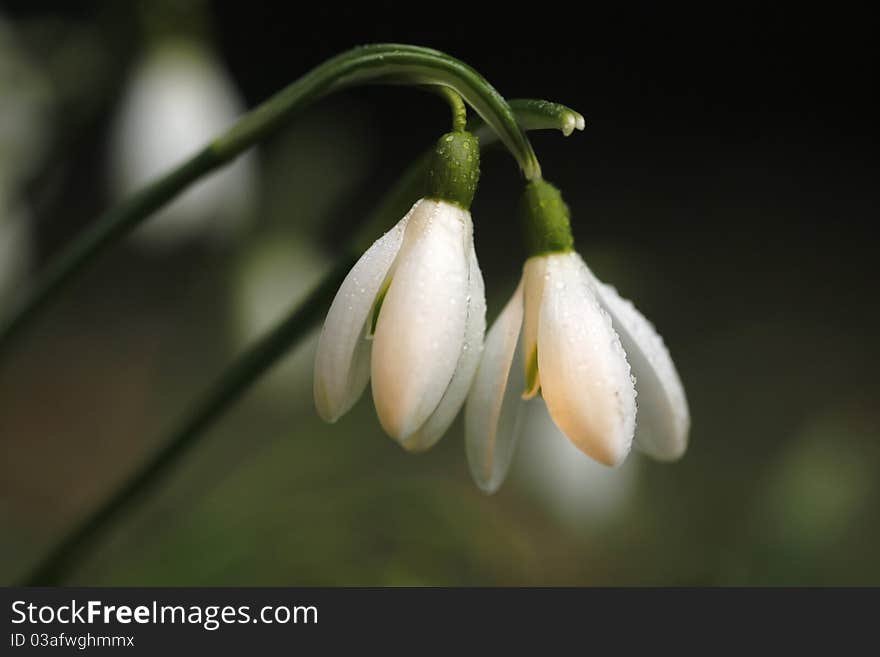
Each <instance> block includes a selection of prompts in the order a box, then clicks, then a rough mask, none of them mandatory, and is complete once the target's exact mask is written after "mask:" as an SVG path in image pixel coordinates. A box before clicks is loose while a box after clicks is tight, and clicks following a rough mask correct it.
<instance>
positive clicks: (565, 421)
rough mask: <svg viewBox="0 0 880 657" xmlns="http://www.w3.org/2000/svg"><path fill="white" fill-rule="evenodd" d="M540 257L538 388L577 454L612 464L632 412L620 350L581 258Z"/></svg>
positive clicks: (625, 444) (629, 429)
mask: <svg viewBox="0 0 880 657" xmlns="http://www.w3.org/2000/svg"><path fill="white" fill-rule="evenodd" d="M546 257H547V281H546V285H545V287H544V298H543V301H542V303H541V312H540V318H539V323H538V368H539V370H540V372H541V392H542V394H543V396H544V400H545V401H546V402H547V408H548V409H549V410H550V416H551V417H552V418H553V421H554V422H555V423H556V425H557V426H558V427H559V428H560V429H561V430H562V432H563V433H564V434H565V435H566V436H568V438H569V439H570V440H571V441H572V442H573V443H574V444H575V445H576V446H577V447H578V448H579V449H580V450H581V451H582V452H584V453H586V454H588V455H589V456H591V457H592V458H594V459H596V460H597V461H599V462H600V463H604V464H605V465H618V464H620V463H621V462H622V461H623V460H624V459H625V458H626V455H627V454H628V453H629V450H630V447H631V445H632V439H633V432H634V430H635V417H636V393H635V388H634V387H633V382H632V378H631V377H630V371H629V364H628V363H627V361H626V355H625V353H624V351H623V347H622V346H621V344H620V338H619V337H618V336H617V333H616V332H615V331H614V328H613V327H612V325H611V318H610V317H609V316H608V313H607V312H605V310H604V309H603V308H602V307H601V306H600V305H599V301H598V299H597V297H596V292H595V289H594V286H593V282H592V277H591V274H590V273H589V270H588V269H587V266H586V265H585V264H584V261H583V260H582V259H581V257H580V256H579V255H577V254H576V253H566V254H556V255H550V256H546Z"/></svg>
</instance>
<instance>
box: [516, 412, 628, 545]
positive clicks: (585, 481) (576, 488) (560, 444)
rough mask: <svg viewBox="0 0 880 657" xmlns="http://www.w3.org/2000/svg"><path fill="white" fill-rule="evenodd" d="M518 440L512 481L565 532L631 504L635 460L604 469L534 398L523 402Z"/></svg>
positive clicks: (613, 514)
mask: <svg viewBox="0 0 880 657" xmlns="http://www.w3.org/2000/svg"><path fill="white" fill-rule="evenodd" d="M526 404H527V405H528V406H529V409H528V411H527V412H526V413H525V414H524V418H523V421H524V422H525V425H526V426H525V427H524V430H523V440H522V441H521V442H520V444H519V447H518V448H517V453H516V457H515V460H514V464H513V468H512V476H513V478H514V479H515V480H518V481H521V482H522V483H523V485H524V486H526V487H527V488H528V489H529V491H530V493H531V494H533V495H534V496H535V497H536V498H538V499H539V500H540V501H541V502H543V504H544V505H545V506H546V507H547V509H548V510H549V511H550V513H551V514H552V515H553V516H554V517H555V518H556V519H557V520H559V521H560V522H562V523H563V524H565V525H567V526H568V527H569V528H571V529H575V530H578V529H582V528H584V527H592V526H594V525H595V524H596V523H597V522H603V521H605V520H608V519H611V518H614V517H618V515H619V514H620V513H621V512H622V511H623V509H624V508H625V506H626V504H627V503H628V502H629V501H630V500H631V499H632V496H633V493H634V492H635V484H636V479H637V475H638V468H639V463H638V460H637V459H627V460H626V461H625V462H624V463H623V464H622V465H621V466H620V467H618V468H608V467H606V466H604V465H602V464H600V463H598V462H596V461H594V460H593V459H588V458H584V455H583V453H582V452H581V451H580V450H579V449H578V448H577V447H576V446H575V445H574V443H572V442H571V441H570V440H569V439H568V438H567V437H566V436H565V434H563V433H562V432H561V431H560V430H559V429H558V428H557V426H556V424H555V423H554V422H553V419H552V418H551V417H550V413H549V411H548V410H547V405H546V404H544V403H542V401H541V400H540V399H532V400H529V401H528V402H526Z"/></svg>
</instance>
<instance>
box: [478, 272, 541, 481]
mask: <svg viewBox="0 0 880 657" xmlns="http://www.w3.org/2000/svg"><path fill="white" fill-rule="evenodd" d="M522 321H523V284H522V283H520V285H519V287H518V288H517V290H516V292H514V294H513V297H512V298H511V299H510V301H509V302H508V303H507V306H505V308H504V310H503V311H501V314H500V315H499V316H498V319H497V320H495V323H494V324H493V325H492V328H491V329H489V334H488V335H487V336H486V345H485V347H484V348H483V357H482V359H481V360H480V366H479V368H478V369H477V374H476V376H475V377H474V382H473V386H472V387H471V391H470V394H469V395H468V400H467V406H465V414H464V429H465V449H466V451H467V459H468V465H469V466H470V470H471V475H472V476H473V478H474V481H475V482H476V484H477V486H479V487H480V488H481V489H482V490H483V491H484V492H486V493H494V492H495V491H496V490H498V487H499V486H501V483H502V482H503V481H504V478H505V476H506V475H507V470H508V469H509V467H510V462H511V460H512V459H513V453H514V449H515V447H516V443H517V439H518V438H519V433H520V430H521V428H522V426H523V424H524V423H523V421H522V415H523V413H524V410H525V406H526V402H524V401H523V399H522V397H521V393H522V379H521V378H520V376H521V374H520V373H521V372H522V367H523V365H522V345H521V342H522V340H521V339H520V334H521V329H522Z"/></svg>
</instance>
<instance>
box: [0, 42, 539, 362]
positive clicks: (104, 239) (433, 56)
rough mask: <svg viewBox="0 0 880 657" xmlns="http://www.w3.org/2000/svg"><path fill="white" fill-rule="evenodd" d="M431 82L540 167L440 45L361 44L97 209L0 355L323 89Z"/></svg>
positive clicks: (532, 173)
mask: <svg viewBox="0 0 880 657" xmlns="http://www.w3.org/2000/svg"><path fill="white" fill-rule="evenodd" d="M382 82H387V83H394V84H408V85H434V86H437V85H439V86H444V87H448V88H450V89H452V90H453V91H454V92H455V93H457V94H458V95H459V96H460V97H461V98H463V99H464V100H465V101H466V102H467V103H468V104H470V105H471V107H473V108H474V110H475V111H476V112H477V114H478V115H479V116H480V117H481V118H482V119H483V120H484V121H485V122H486V124H487V125H489V126H490V127H491V128H492V130H494V131H495V132H496V133H497V134H498V137H499V139H500V140H501V141H502V142H503V143H504V144H505V146H507V148H508V150H509V151H510V152H511V154H512V155H513V156H514V158H516V161H517V162H518V163H519V166H520V168H521V169H522V171H523V174H524V175H525V177H526V178H527V179H528V180H533V179H536V178H540V177H541V167H540V165H539V164H538V159H537V157H536V156H535V152H534V150H533V149H532V146H531V144H529V140H528V138H527V137H526V136H525V134H524V132H523V131H522V130H521V129H520V127H519V125H518V124H517V122H516V117H515V116H514V114H513V111H512V110H511V109H510V107H509V106H508V105H507V103H506V102H505V100H504V98H503V97H502V96H501V94H499V93H498V92H497V91H496V90H495V89H494V87H492V85H491V84H489V82H488V81H487V80H486V79H485V78H484V77H483V76H481V75H480V74H479V73H477V72H476V71H475V70H474V69H472V68H471V67H470V66H468V65H467V64H465V63H464V62H461V61H459V60H457V59H455V58H454V57H450V56H449V55H446V54H444V53H442V52H440V51H437V50H431V49H430V48H421V47H418V46H408V45H402V44H377V45H370V46H361V47H358V48H354V49H352V50H349V51H347V52H344V53H342V54H340V55H337V56H336V57H333V58H331V59H329V60H327V61H326V62H324V63H323V64H320V65H319V66H317V67H316V68H314V69H312V70H311V71H310V72H309V73H306V74H305V75H304V76H303V77H301V78H299V79H298V80H297V81H296V82H293V83H292V84H290V85H289V86H287V87H286V88H284V89H282V90H281V91H280V92H278V93H277V94H276V95H275V96H273V97H272V98H270V99H269V100H267V101H266V102H264V103H263V104H262V105H260V106H258V107H257V108H255V109H254V110H252V111H250V112H248V113H247V114H245V115H244V116H242V117H241V118H240V119H239V120H238V121H237V122H236V123H235V125H233V126H232V127H231V128H230V129H229V130H228V131H227V132H225V133H224V134H222V135H221V136H219V137H218V138H217V139H215V140H214V141H212V142H211V143H209V144H208V145H207V146H205V148H203V149H202V150H201V151H199V152H198V153H196V154H195V155H194V156H193V157H191V158H190V159H189V160H187V161H186V162H184V163H183V164H181V165H179V166H178V167H176V168H175V169H172V170H171V171H169V172H168V173H166V174H165V175H163V176H162V177H160V178H159V179H157V180H156V181H154V182H153V183H151V184H149V185H147V186H146V187H145V188H143V189H142V190H140V191H139V192H137V193H135V194H134V195H132V196H130V197H129V198H128V199H127V200H125V201H124V202H123V203H122V204H121V205H119V206H117V207H115V208H113V209H111V210H109V211H108V212H107V213H105V214H104V215H102V216H101V217H100V218H99V219H98V220H97V221H96V222H95V223H94V224H93V225H92V226H91V227H90V228H89V229H88V230H86V231H85V232H84V233H83V234H82V235H81V236H80V237H78V238H77V239H76V240H75V241H74V242H73V244H72V245H71V246H70V247H69V248H68V249H67V250H66V251H64V252H63V253H62V254H61V256H60V257H59V258H58V259H57V260H56V261H54V262H53V263H52V264H51V265H50V266H49V267H48V268H47V270H46V272H45V274H44V275H43V276H42V277H41V279H40V280H39V281H38V283H37V285H36V287H35V288H34V290H33V292H32V293H31V294H30V296H29V297H28V298H27V299H25V301H24V303H23V304H22V305H21V306H19V308H18V309H17V310H16V311H15V312H14V313H13V314H12V315H11V316H10V317H9V319H7V320H6V321H5V322H4V323H3V324H2V325H0V355H2V352H3V350H4V348H6V347H7V346H8V345H9V343H10V341H11V340H12V339H13V337H14V336H15V335H16V334H17V333H18V332H19V331H20V330H21V329H22V328H23V327H24V326H25V325H26V324H27V323H28V322H29V321H30V320H31V319H32V318H33V317H34V316H35V315H36V314H37V313H38V311H39V310H40V309H41V308H42V307H43V306H44V305H45V304H46V303H47V302H48V301H50V300H51V299H52V298H53V297H54V296H55V294H56V293H57V292H58V291H59V290H60V289H61V288H62V287H63V286H64V285H65V284H66V283H67V282H68V281H70V280H71V279H72V278H73V277H74V276H75V275H76V274H77V273H78V272H79V271H80V270H82V269H83V268H84V267H85V266H86V265H88V264H89V263H90V262H92V261H93V260H94V259H95V257H97V256H98V255H99V254H101V253H102V252H103V251H104V250H106V249H107V248H109V247H110V246H112V245H113V244H115V243H116V242H117V241H119V240H120V239H121V238H122V237H123V236H125V235H126V234H127V233H129V232H130V231H131V230H132V229H134V228H135V227H136V226H138V225H139V224H140V223H141V222H142V221H143V220H144V219H146V218H147V217H148V216H149V215H150V214H152V213H153V212H155V211H156V210H158V209H159V208H161V207H162V206H163V205H165V204H166V203H168V202H169V201H170V200H171V199H173V198H174V197H175V196H176V195H177V194H179V193H180V192H181V191H183V190H184V189H186V187H188V186H189V185H190V184H192V183H193V182H195V181H196V180H198V179H199V178H201V177H202V176H204V175H206V174H207V173H209V172H211V171H213V170H215V169H217V168H219V167H221V166H223V165H224V164H227V163H228V162H230V161H232V160H233V159H235V158H236V157H237V156H238V155H240V154H241V153H242V152H244V151H245V150H247V149H248V148H250V147H251V146H253V145H254V144H256V143H258V142H260V141H262V140H263V139H265V138H266V137H267V136H268V135H270V134H271V133H273V132H274V131H275V130H277V129H278V128H279V127H280V126H281V125H283V124H284V123H285V122H286V121H287V120H289V119H290V117H291V116H293V115H294V114H295V113H296V112H298V111H302V110H303V109H305V108H306V107H308V106H309V105H310V104H311V103H313V102H315V101H317V100H319V99H321V98H323V97H324V96H326V95H327V94H329V93H332V92H334V91H338V90H341V89H345V88H348V87H351V86H354V85H359V84H368V83H382Z"/></svg>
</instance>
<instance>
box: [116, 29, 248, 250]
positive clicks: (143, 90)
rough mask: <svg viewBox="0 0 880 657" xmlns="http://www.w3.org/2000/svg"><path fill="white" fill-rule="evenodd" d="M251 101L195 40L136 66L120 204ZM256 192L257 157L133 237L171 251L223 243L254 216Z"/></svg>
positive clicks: (126, 115)
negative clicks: (194, 243) (185, 244)
mask: <svg viewBox="0 0 880 657" xmlns="http://www.w3.org/2000/svg"><path fill="white" fill-rule="evenodd" d="M244 109H245V108H244V102H243V100H242V98H241V96H240V95H239V93H238V90H237V89H236V87H235V85H234V83H233V81H232V80H231V79H230V77H229V76H228V74H227V73H226V71H225V69H224V68H223V66H222V64H221V63H220V62H219V61H218V60H217V57H216V56H215V55H214V54H213V53H212V52H211V51H210V50H208V49H207V48H205V47H203V46H201V45H199V44H197V43H195V42H191V41H180V40H169V41H165V42H162V43H160V44H159V45H158V46H155V47H153V48H152V49H151V50H150V51H149V52H148V53H147V54H146V55H145V56H144V58H143V59H142V60H141V61H140V62H139V63H138V64H137V65H136V67H135V70H134V71H133V73H132V75H131V78H130V81H129V84H128V88H127V89H126V91H125V94H124V96H123V100H122V104H121V107H120V111H119V115H118V117H117V121H116V124H115V127H114V132H113V135H112V141H111V152H110V159H111V165H112V166H111V171H110V174H111V175H110V182H111V185H112V191H113V194H114V196H115V197H116V198H117V200H118V199H122V198H125V197H126V196H128V195H129V194H131V193H133V192H136V191H137V190H139V189H141V188H142V187H143V186H144V185H146V184H148V183H150V182H152V181H153V180H155V179H156V178H157V177H159V176H160V175H162V174H163V173H165V172H167V171H168V170H169V169H170V168H171V167H174V166H176V165H178V164H180V163H181V162H183V161H184V160H186V159H187V158H188V157H190V156H192V155H194V154H195V153H196V152H198V151H199V150H200V149H201V148H202V147H204V146H205V145H206V144H207V143H209V142H210V140H211V139H213V138H215V137H216V136H217V135H218V134H220V133H221V132H222V131H224V130H225V129H227V128H228V127H229V126H230V125H231V124H232V123H233V122H234V121H235V120H236V119H237V118H238V116H239V115H241V114H242V113H243V111H244ZM254 188H255V167H254V160H253V157H252V156H247V155H246V156H243V157H240V158H238V159H237V160H236V161H235V162H233V163H231V164H230V165H228V166H226V167H224V168H222V169H220V170H219V171H217V172H215V173H213V174H211V175H210V176H207V177H205V178H203V179H202V180H200V181H199V182H197V183H196V184H194V185H192V186H191V187H190V188H189V189H187V190H186V191H185V192H184V193H183V194H181V195H180V196H179V197H177V198H176V199H175V200H174V201H172V202H171V203H170V204H169V205H168V206H166V207H165V208H163V209H162V210H160V211H159V212H158V213H157V214H156V215H155V216H153V217H151V218H150V219H149V220H148V221H147V222H146V223H145V224H144V225H143V226H142V227H140V228H139V229H138V230H137V231H135V234H134V240H135V242H136V243H137V244H140V245H142V246H145V247H147V248H154V249H166V248H168V247H170V246H173V245H174V244H178V243H180V242H182V241H187V240H191V239H193V238H196V237H209V238H212V239H215V240H217V241H221V242H222V241H224V240H226V239H229V238H230V237H232V236H234V235H235V234H237V233H238V232H239V231H240V230H241V229H242V228H243V225H244V222H245V220H246V219H247V216H248V213H249V210H250V208H251V205H252V201H253V195H254Z"/></svg>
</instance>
